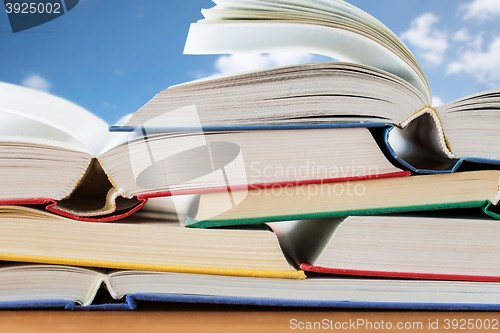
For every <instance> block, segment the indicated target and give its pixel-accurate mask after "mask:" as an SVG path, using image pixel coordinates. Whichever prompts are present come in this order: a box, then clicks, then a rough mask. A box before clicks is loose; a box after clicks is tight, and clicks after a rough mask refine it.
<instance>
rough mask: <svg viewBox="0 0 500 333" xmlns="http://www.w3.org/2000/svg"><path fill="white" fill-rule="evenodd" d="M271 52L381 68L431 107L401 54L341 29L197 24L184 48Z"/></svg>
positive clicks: (197, 51)
mask: <svg viewBox="0 0 500 333" xmlns="http://www.w3.org/2000/svg"><path fill="white" fill-rule="evenodd" d="M281 22H284V23H281ZM219 23H220V24H219ZM270 52H306V53H314V54H320V55H324V56H328V57H332V58H335V59H338V60H340V61H347V62H353V63H357V64H362V65H367V66H371V67H375V68H379V69H382V70H384V71H387V72H389V73H392V74H394V75H397V76H399V77H400V78H402V79H404V80H405V81H407V82H409V83H410V84H412V85H413V86H414V87H416V88H417V89H418V90H419V91H420V92H421V93H422V94H423V95H424V96H425V97H426V100H427V102H428V104H430V101H431V98H432V97H431V93H430V90H429V88H428V85H427V84H426V82H424V80H422V79H421V78H420V77H419V75H418V73H417V72H415V70H413V69H412V68H411V66H410V65H409V64H407V63H406V62H405V61H404V60H403V59H401V58H400V57H399V56H398V55H396V54H395V53H393V52H391V51H390V50H389V49H387V48H386V47H384V46H383V45H381V44H379V43H378V42H376V41H374V40H372V39H370V38H367V37H364V36H361V35H359V34H357V33H355V32H351V31H347V30H343V29H338V28H332V27H327V26H319V25H312V24H299V23H291V22H286V21H280V22H276V21H273V22H269V23H263V22H241V23H232V22H231V23H229V22H223V21H219V22H217V21H216V23H195V24H191V27H190V29H189V34H188V38H187V40H186V45H185V49H184V53H185V54H227V53H270Z"/></svg>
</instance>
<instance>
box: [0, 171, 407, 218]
mask: <svg viewBox="0 0 500 333" xmlns="http://www.w3.org/2000/svg"><path fill="white" fill-rule="evenodd" d="M408 176H411V172H410V171H401V172H394V173H388V174H381V175H370V176H361V177H348V178H335V179H318V180H304V181H295V182H283V183H270V184H253V185H243V186H232V187H220V188H209V189H199V190H189V191H175V192H157V193H147V194H141V195H138V196H137V199H138V200H139V203H138V204H137V205H135V206H133V207H131V208H129V209H128V210H126V211H121V212H116V213H114V214H108V215H104V216H97V217H82V216H77V215H74V214H71V213H68V212H65V211H62V210H59V209H58V208H57V200H53V199H47V198H32V199H18V200H16V199H12V200H0V205H46V209H47V210H49V211H51V212H53V213H56V214H59V215H61V216H64V217H68V218H71V219H74V220H78V221H84V222H110V221H117V220H120V219H122V218H125V217H127V216H129V215H131V214H133V213H134V212H136V211H138V210H139V209H141V207H142V206H144V204H145V203H146V201H147V199H149V198H159V197H168V196H172V195H188V194H202V193H210V192H218V191H238V190H245V189H257V188H272V187H285V186H290V185H292V186H296V185H299V186H300V185H308V184H324V183H337V182H348V181H356V180H366V179H379V178H380V179H381V178H396V177H408Z"/></svg>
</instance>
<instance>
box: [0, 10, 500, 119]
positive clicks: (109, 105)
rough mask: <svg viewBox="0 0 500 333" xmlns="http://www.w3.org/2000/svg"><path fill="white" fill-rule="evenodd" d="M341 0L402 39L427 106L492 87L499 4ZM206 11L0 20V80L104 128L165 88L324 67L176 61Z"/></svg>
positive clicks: (257, 60) (76, 13)
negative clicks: (275, 69) (61, 101)
mask: <svg viewBox="0 0 500 333" xmlns="http://www.w3.org/2000/svg"><path fill="white" fill-rule="evenodd" d="M350 2H351V3H352V4H354V5H355V6H357V7H360V8H361V9H363V10H365V11H366V12H368V13H370V14H372V15H373V16H375V17H376V18H377V19H379V20H380V21H382V22H383V23H384V24H386V25H387V26H388V27H389V28H390V29H391V30H393V31H394V32H395V33H396V34H397V35H398V36H400V37H402V38H403V40H404V42H405V43H406V44H407V45H408V47H409V48H410V49H411V50H412V52H413V53H414V55H415V56H416V58H417V60H418V61H419V62H420V64H421V65H422V67H423V68H424V71H425V73H426V74H427V77H428V79H429V81H430V83H431V87H432V91H433V94H434V96H435V102H436V103H440V102H450V101H452V100H454V99H457V98H460V97H463V96H465V95H468V94H472V93H475V92H480V91H484V90H489V89H494V88H500V24H498V22H499V19H500V0H458V1H457V0H439V1H435V0H434V1H429V0H418V1H417V0H377V1H373V0H352V1H350ZM212 6H213V4H212V2H211V1H209V0H187V1H171V0H169V1H165V0H144V1H131V0H122V1H112V0H80V3H79V4H78V5H77V6H76V7H75V8H74V9H73V10H72V11H70V12H69V13H67V14H66V15H63V16H61V17H59V18H57V19H55V20H53V21H51V22H48V23H46V24H43V25H41V26H38V27H35V28H32V29H29V30H26V31H23V32H19V33H16V34H13V33H12V32H11V29H10V26H9V22H8V18H7V15H6V13H4V12H0V47H1V52H0V63H1V65H0V80H1V81H5V82H9V83H15V84H20V85H25V86H29V87H33V88H37V89H40V90H45V91H48V92H50V93H52V94H54V95H57V96H60V97H63V98H66V99H68V100H70V101H72V102H74V103H77V104H79V105H81V106H83V107H84V108H86V109H88V110H90V111H92V112H94V113H95V114H97V115H99V116H100V117H101V118H103V119H104V120H106V121H107V122H108V123H114V122H115V121H117V120H118V119H119V118H121V117H122V116H123V115H125V114H128V113H132V112H135V111H136V110H137V109H138V108H140V107H141V106H142V105H144V104H145V103H146V102H147V101H148V100H149V99H151V98H152V97H153V96H154V95H155V94H157V93H158V92H160V91H162V90H164V89H166V88H167V87H168V86H170V85H173V84H178V83H182V82H186V81H190V80H194V79H197V78H200V77H203V76H209V75H212V74H215V73H229V72H234V71H237V70H241V71H245V70H249V69H259V68H264V67H270V66H276V65H282V64H289V63H293V62H304V61H317V60H324V59H325V58H324V57H316V56H307V55H292V56H288V57H283V55H278V56H277V55H271V56H269V55H253V56H247V57H246V58H245V57H243V58H242V57H241V56H200V55H197V56H193V55H183V54H182V50H183V47H184V42H185V39H186V35H187V32H188V29H189V24H190V23H192V22H196V21H197V20H198V19H201V18H202V15H201V13H200V9H201V8H210V7H212ZM2 11H3V10H2Z"/></svg>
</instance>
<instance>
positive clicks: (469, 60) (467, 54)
mask: <svg viewBox="0 0 500 333" xmlns="http://www.w3.org/2000/svg"><path fill="white" fill-rule="evenodd" d="M481 45H482V37H481V36H479V37H478V39H477V40H476V42H475V43H474V47H472V48H470V49H468V50H466V51H464V52H463V53H462V54H461V55H460V56H459V60H458V61H453V62H451V63H450V64H449V65H448V68H447V71H448V73H462V72H465V73H469V74H472V75H473V76H474V77H475V78H476V79H478V80H479V81H481V82H485V83H494V82H496V81H499V80H500V70H499V68H500V36H497V37H496V38H495V39H494V40H493V42H492V43H491V44H490V45H489V46H488V48H487V50H486V51H483V50H482V49H483V48H482V47H480V46H481Z"/></svg>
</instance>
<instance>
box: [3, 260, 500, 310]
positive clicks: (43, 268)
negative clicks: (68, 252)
mask: <svg viewBox="0 0 500 333" xmlns="http://www.w3.org/2000/svg"><path fill="white" fill-rule="evenodd" d="M103 285H105V286H106V290H107V291H105V293H108V294H109V296H111V297H109V296H108V298H109V299H110V301H109V302H108V303H104V304H103V303H94V298H95V295H96V293H97V290H98V289H99V288H100V287H101V286H103ZM499 295H500V285H499V284H498V283H487V282H483V283H478V282H458V281H421V280H420V281H419V280H397V279H387V280H386V279H359V278H358V279H353V278H336V277H329V276H311V277H309V278H308V279H306V280H290V279H266V278H259V277H235V276H221V275H204V274H185V273H171V272H150V271H127V270H125V271H124V270H120V271H103V270H97V269H87V268H80V267H70V266H58V265H27V264H22V265H20V264H10V265H3V266H2V267H1V268H0V308H30V307H65V308H66V309H92V308H94V309H98V310H103V309H109V310H117V309H122V310H126V309H135V308H137V306H138V301H139V302H140V301H153V302H183V303H194V302H196V303H214V304H231V305H238V304H240V305H261V306H280V307H282V306H290V307H331V308H372V309H412V310H415V309H427V310H498V309H500V303H499V301H498V300H499ZM112 299H116V300H118V301H112Z"/></svg>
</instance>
